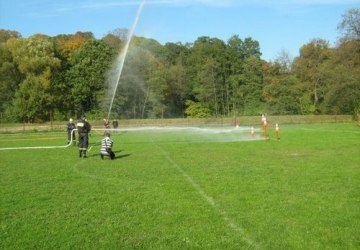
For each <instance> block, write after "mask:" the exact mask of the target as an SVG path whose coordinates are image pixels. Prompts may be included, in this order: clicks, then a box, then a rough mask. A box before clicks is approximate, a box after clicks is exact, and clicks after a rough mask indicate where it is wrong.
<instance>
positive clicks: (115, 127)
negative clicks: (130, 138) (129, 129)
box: [112, 120, 119, 129]
mask: <svg viewBox="0 0 360 250" xmlns="http://www.w3.org/2000/svg"><path fill="white" fill-rule="evenodd" d="M112 125H113V128H114V129H117V128H118V126H119V123H118V121H117V120H113V122H112Z"/></svg>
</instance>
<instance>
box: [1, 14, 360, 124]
mask: <svg viewBox="0 0 360 250" xmlns="http://www.w3.org/2000/svg"><path fill="white" fill-rule="evenodd" d="M334 28H338V30H339V34H340V35H339V39H338V41H337V43H336V45H335V46H330V44H329V42H327V41H325V40H324V39H321V38H315V39H313V40H312V41H310V42H309V43H307V44H305V45H303V46H302V47H301V48H299V56H298V57H296V58H290V56H289V55H288V54H287V53H286V52H285V51H283V52H282V53H280V54H279V56H278V58H276V59H274V61H270V62H267V61H265V60H263V59H261V50H260V47H261V46H260V44H259V42H258V41H256V40H254V39H252V38H251V37H247V38H240V37H239V36H238V35H234V36H232V37H230V38H229V39H228V40H227V41H222V40H220V39H218V38H215V37H206V36H203V37H199V38H197V39H196V41H194V42H193V43H186V44H182V43H166V44H164V45H162V44H160V43H159V42H157V41H156V40H154V39H149V38H144V37H138V36H134V37H132V40H131V43H130V47H129V50H128V53H127V55H126V60H125V64H124V67H123V71H122V74H121V78H120V81H119V84H118V86H117V88H116V92H114V91H115V85H116V83H117V76H118V74H119V54H120V52H121V50H123V49H124V44H125V43H126V40H127V39H128V38H127V35H128V31H127V30H126V29H116V30H114V31H112V32H109V33H108V34H107V35H106V36H104V37H103V38H101V39H96V38H95V37H94V35H93V34H92V33H91V32H77V33H76V34H70V35H69V34H61V35H57V36H54V37H50V36H47V35H43V34H34V35H32V36H30V37H28V38H23V37H22V36H21V34H20V33H18V32H17V31H12V30H5V29H0V121H1V122H42V121H50V120H65V119H67V118H68V117H78V116H79V115H81V114H83V113H86V115H87V116H88V117H91V118H94V119H95V118H96V119H98V118H103V117H105V116H106V115H107V114H108V112H109V107H110V104H111V100H112V97H113V96H114V100H113V103H112V109H111V116H110V117H111V118H117V119H133V118H136V119H138V118H177V117H229V116H240V115H259V114H261V113H267V114H271V115H287V114H292V115H296V114H356V113H359V112H360V9H350V10H349V11H347V12H346V13H344V15H343V18H342V20H339V25H338V27H334ZM114 93H115V94H114ZM113 94H114V95H113Z"/></svg>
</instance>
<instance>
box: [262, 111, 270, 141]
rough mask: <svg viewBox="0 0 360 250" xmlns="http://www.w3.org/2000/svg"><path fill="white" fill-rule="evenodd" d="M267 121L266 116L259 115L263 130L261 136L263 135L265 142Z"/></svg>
mask: <svg viewBox="0 0 360 250" xmlns="http://www.w3.org/2000/svg"><path fill="white" fill-rule="evenodd" d="M267 125H268V123H267V119H266V116H265V115H264V114H262V115H261V126H262V129H263V134H264V139H265V140H266V139H267Z"/></svg>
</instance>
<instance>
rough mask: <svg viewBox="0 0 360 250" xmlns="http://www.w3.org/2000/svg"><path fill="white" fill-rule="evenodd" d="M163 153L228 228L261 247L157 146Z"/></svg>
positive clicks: (250, 243) (254, 245)
mask: <svg viewBox="0 0 360 250" xmlns="http://www.w3.org/2000/svg"><path fill="white" fill-rule="evenodd" d="M154 145H156V146H157V147H158V148H159V149H160V150H161V151H162V153H163V155H164V156H165V158H166V159H167V160H168V161H169V162H170V163H171V164H172V166H173V167H174V168H175V169H176V170H177V171H178V172H179V173H180V174H181V175H182V176H183V177H184V178H185V179H186V180H187V181H188V182H189V183H190V184H191V186H193V188H194V189H195V190H196V191H197V192H198V193H199V195H200V196H201V197H202V198H203V199H204V200H205V201H206V202H207V203H208V204H209V205H210V206H211V207H212V208H213V209H214V210H215V211H216V212H217V213H218V214H220V215H221V217H222V218H223V220H224V221H225V222H226V223H227V224H228V226H229V227H230V228H231V229H233V230H234V231H235V232H237V233H239V234H240V236H241V238H242V240H243V241H244V242H246V243H247V244H248V245H249V247H252V248H254V249H259V246H258V245H257V244H256V243H255V242H254V241H253V240H252V239H251V238H250V237H249V236H247V235H246V233H245V231H244V229H242V228H241V227H240V226H238V225H237V224H236V223H235V222H234V221H233V220H232V219H231V218H230V217H229V216H228V214H227V212H226V211H225V210H224V209H223V208H221V207H220V205H218V204H217V203H216V202H215V201H214V199H213V198H212V197H211V196H209V195H208V194H207V193H206V192H205V191H204V190H203V189H202V188H201V187H200V186H199V184H197V183H196V182H195V181H194V180H193V178H191V176H189V175H188V174H187V173H186V172H185V171H184V169H183V168H182V167H181V166H179V165H178V164H177V163H176V162H175V161H174V160H173V159H172V158H171V157H170V156H169V154H168V153H167V152H166V151H165V150H164V149H163V148H161V147H160V146H159V145H157V144H155V143H154Z"/></svg>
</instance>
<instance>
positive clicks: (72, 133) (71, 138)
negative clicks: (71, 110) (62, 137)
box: [66, 118, 76, 144]
mask: <svg viewBox="0 0 360 250" xmlns="http://www.w3.org/2000/svg"><path fill="white" fill-rule="evenodd" d="M75 128H76V126H75V123H74V122H73V119H72V118H70V119H69V122H68V124H67V125H66V129H67V136H68V137H67V138H68V143H67V144H69V143H70V142H71V141H74V142H75V141H76V136H75V131H73V130H74V129H75Z"/></svg>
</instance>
